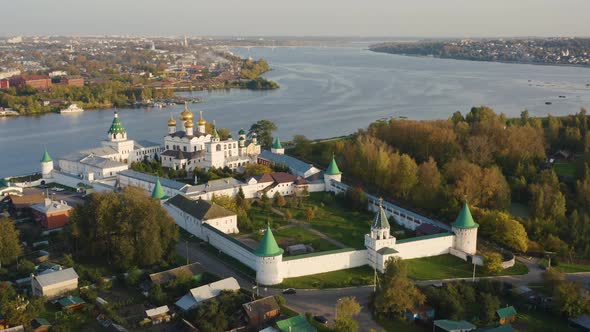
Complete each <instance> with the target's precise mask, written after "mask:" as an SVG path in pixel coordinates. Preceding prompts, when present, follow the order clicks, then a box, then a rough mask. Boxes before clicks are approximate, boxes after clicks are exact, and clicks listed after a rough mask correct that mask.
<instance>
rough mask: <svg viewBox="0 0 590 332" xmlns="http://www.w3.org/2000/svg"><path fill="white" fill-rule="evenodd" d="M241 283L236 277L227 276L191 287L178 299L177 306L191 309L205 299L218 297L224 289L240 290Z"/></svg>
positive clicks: (184, 309)
mask: <svg viewBox="0 0 590 332" xmlns="http://www.w3.org/2000/svg"><path fill="white" fill-rule="evenodd" d="M238 290H240V285H239V284H238V281H237V280H236V279H235V278H231V277H230V278H226V279H222V280H219V281H216V282H212V283H210V284H208V285H204V286H201V287H197V288H193V289H191V290H190V291H189V292H188V293H187V294H186V295H184V296H183V297H181V298H180V299H179V300H178V301H176V303H175V304H176V306H177V307H179V308H180V309H181V310H183V311H188V310H191V309H193V308H195V307H197V306H198V305H199V304H201V303H202V302H204V301H207V300H209V299H212V298H214V297H217V296H218V295H219V294H220V293H221V292H222V291H238Z"/></svg>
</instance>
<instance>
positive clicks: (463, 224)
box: [451, 201, 479, 228]
mask: <svg viewBox="0 0 590 332" xmlns="http://www.w3.org/2000/svg"><path fill="white" fill-rule="evenodd" d="M451 226H453V227H456V228H477V227H479V224H477V223H476V222H475V221H473V216H471V211H469V204H467V201H465V205H463V209H461V212H460V213H459V216H458V217H457V219H456V220H455V222H454V223H452V224H451Z"/></svg>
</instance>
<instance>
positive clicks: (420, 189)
mask: <svg viewBox="0 0 590 332" xmlns="http://www.w3.org/2000/svg"><path fill="white" fill-rule="evenodd" d="M441 186H442V175H441V173H440V171H439V170H438V166H437V164H436V161H434V159H433V158H429V159H428V160H427V161H425V162H423V163H422V164H420V166H419V167H418V183H417V184H416V186H415V187H414V191H413V193H412V196H413V199H412V200H413V201H414V202H415V204H416V206H421V207H424V208H430V209H433V208H435V207H437V205H439V201H440V194H441V191H442V190H441V189H442V188H441Z"/></svg>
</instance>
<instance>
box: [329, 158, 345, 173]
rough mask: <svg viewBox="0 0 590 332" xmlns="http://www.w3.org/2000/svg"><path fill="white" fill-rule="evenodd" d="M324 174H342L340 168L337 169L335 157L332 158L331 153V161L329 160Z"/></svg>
mask: <svg viewBox="0 0 590 332" xmlns="http://www.w3.org/2000/svg"><path fill="white" fill-rule="evenodd" d="M326 174H328V175H339V174H342V172H340V169H338V165H336V159H334V155H332V161H331V162H330V165H329V166H328V169H327V170H326Z"/></svg>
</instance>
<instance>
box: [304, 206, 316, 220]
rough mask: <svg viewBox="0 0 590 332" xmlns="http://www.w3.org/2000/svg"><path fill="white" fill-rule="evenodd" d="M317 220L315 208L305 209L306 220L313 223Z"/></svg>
mask: <svg viewBox="0 0 590 332" xmlns="http://www.w3.org/2000/svg"><path fill="white" fill-rule="evenodd" d="M314 218H315V208H314V207H313V206H310V207H308V208H307V209H305V220H307V221H312V220H313V219H314Z"/></svg>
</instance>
